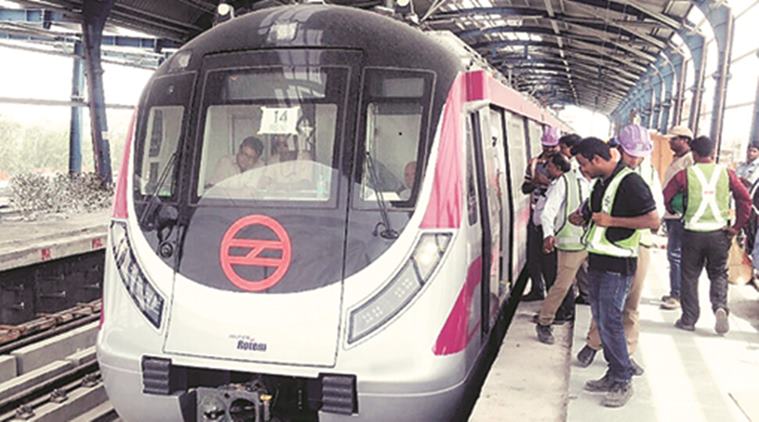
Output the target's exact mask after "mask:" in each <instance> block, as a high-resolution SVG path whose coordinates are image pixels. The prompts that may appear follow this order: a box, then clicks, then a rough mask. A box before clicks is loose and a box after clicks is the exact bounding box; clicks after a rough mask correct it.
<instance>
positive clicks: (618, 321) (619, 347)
mask: <svg viewBox="0 0 759 422" xmlns="http://www.w3.org/2000/svg"><path fill="white" fill-rule="evenodd" d="M588 278H589V281H590V286H589V287H590V292H589V295H588V299H590V311H591V314H592V315H593V320H594V321H595V322H596V326H597V327H598V334H599V335H600V337H601V344H603V351H604V358H605V359H606V362H608V364H609V370H608V372H607V374H608V375H609V377H610V378H611V379H612V381H614V382H622V383H627V382H629V381H630V379H631V378H632V375H633V372H634V371H633V368H632V364H631V363H630V354H629V352H628V350H627V339H626V338H625V328H624V324H623V321H622V313H623V312H624V308H625V301H626V300H627V293H628V291H629V290H630V284H632V278H633V276H632V274H631V275H622V274H619V273H611V272H607V271H596V270H593V269H592V268H591V269H590V271H588Z"/></svg>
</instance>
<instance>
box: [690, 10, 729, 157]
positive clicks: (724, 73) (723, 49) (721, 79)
mask: <svg viewBox="0 0 759 422" xmlns="http://www.w3.org/2000/svg"><path fill="white" fill-rule="evenodd" d="M696 5H697V6H698V7H699V8H700V9H701V11H702V12H704V15H706V19H707V20H708V21H709V24H710V25H711V26H712V30H713V31H714V39H715V40H716V41H717V51H718V53H719V54H718V56H717V73H715V74H714V79H715V82H716V83H715V88H714V104H713V106H712V125H711V128H710V133H709V134H710V137H711V138H712V140H713V141H715V142H716V144H717V155H719V151H720V147H721V146H722V120H723V118H724V116H725V96H726V95H727V81H728V79H730V58H731V56H732V50H733V27H734V24H735V19H734V18H733V13H732V10H731V9H730V6H727V5H726V4H725V3H724V2H720V3H718V5H717V4H710V3H707V2H704V1H700V2H696Z"/></svg>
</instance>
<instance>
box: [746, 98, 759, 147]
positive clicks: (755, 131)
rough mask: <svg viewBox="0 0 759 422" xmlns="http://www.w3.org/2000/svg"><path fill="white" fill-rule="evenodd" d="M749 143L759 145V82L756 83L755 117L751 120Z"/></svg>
mask: <svg viewBox="0 0 759 422" xmlns="http://www.w3.org/2000/svg"><path fill="white" fill-rule="evenodd" d="M748 144H749V145H759V83H757V84H756V99H755V100H754V118H753V119H752V121H751V137H750V138H748Z"/></svg>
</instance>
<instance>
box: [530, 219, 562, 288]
mask: <svg viewBox="0 0 759 422" xmlns="http://www.w3.org/2000/svg"><path fill="white" fill-rule="evenodd" d="M551 267H553V277H551ZM527 272H528V273H529V275H530V280H531V282H532V287H531V289H530V293H532V292H536V293H537V292H542V293H545V292H546V284H547V282H548V281H547V280H551V281H550V282H551V283H552V282H553V279H555V278H556V257H555V254H554V259H553V265H551V260H550V258H549V257H547V256H546V254H544V253H543V226H536V225H534V224H532V218H530V223H529V224H528V225H527ZM549 287H550V286H549Z"/></svg>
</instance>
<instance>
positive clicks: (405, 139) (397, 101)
mask: <svg viewBox="0 0 759 422" xmlns="http://www.w3.org/2000/svg"><path fill="white" fill-rule="evenodd" d="M432 80H433V75H432V74H431V73H429V72H421V71H411V70H395V69H367V71H366V73H365V79H364V84H365V85H364V95H365V100H364V103H365V110H366V114H365V115H366V124H365V128H366V132H365V138H364V139H365V141H364V156H363V157H361V158H362V160H360V161H363V166H362V167H363V168H362V171H361V187H360V190H359V195H360V200H361V202H362V203H363V204H364V205H365V206H373V205H376V204H377V201H378V200H381V201H383V202H386V201H389V203H390V204H392V205H395V206H401V207H404V206H405V207H408V206H412V205H413V203H414V202H415V200H416V195H417V191H418V189H419V184H420V179H421V177H420V176H421V174H420V173H421V170H422V168H421V167H422V166H421V165H420V164H419V163H421V162H422V161H421V160H420V154H421V152H422V146H423V145H422V140H423V139H424V135H425V134H426V130H425V126H426V113H427V110H428V105H429V100H430V94H431V86H432Z"/></svg>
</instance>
